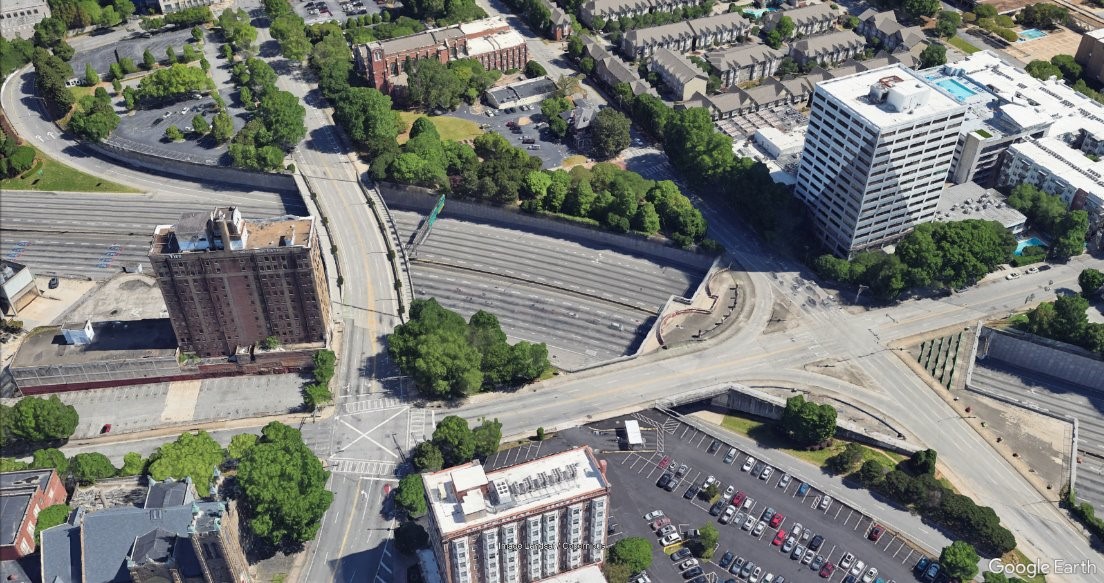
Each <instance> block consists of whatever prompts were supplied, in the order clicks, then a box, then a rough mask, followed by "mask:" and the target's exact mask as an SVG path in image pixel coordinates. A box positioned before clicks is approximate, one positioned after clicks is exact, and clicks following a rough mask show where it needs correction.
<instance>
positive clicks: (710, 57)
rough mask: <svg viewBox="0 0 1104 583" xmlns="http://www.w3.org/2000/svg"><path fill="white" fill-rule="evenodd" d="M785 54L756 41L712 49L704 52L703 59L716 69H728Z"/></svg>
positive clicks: (769, 59)
mask: <svg viewBox="0 0 1104 583" xmlns="http://www.w3.org/2000/svg"><path fill="white" fill-rule="evenodd" d="M785 56H786V53H785V52H783V51H782V50H781V49H772V48H770V47H769V46H767V45H765V44H762V43H758V44H748V45H742V46H738V47H733V48H731V49H724V50H719V51H712V52H709V53H706V55H705V60H706V61H708V62H709V64H710V65H713V67H714V68H716V69H717V70H718V71H728V70H731V69H742V68H744V67H747V66H749V65H753V64H755V63H762V62H764V61H776V60H780V59H782V58H783V57H785Z"/></svg>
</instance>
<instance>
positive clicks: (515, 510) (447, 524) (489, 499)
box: [422, 447, 609, 535]
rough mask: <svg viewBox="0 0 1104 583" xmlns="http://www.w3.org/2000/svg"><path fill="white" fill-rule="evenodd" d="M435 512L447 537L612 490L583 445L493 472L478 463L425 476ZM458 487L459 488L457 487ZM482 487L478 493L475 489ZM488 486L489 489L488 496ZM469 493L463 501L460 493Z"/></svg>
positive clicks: (431, 506) (423, 476)
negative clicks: (486, 471) (540, 508)
mask: <svg viewBox="0 0 1104 583" xmlns="http://www.w3.org/2000/svg"><path fill="white" fill-rule="evenodd" d="M422 481H423V483H424V484H425V490H426V496H428V498H429V507H430V512H432V513H433V516H434V519H435V520H436V522H437V525H438V527H439V528H440V529H441V534H442V535H448V534H450V533H454V532H457V531H460V530H467V529H476V530H478V528H479V527H480V525H482V524H485V523H488V522H492V521H497V520H502V519H503V518H505V517H509V516H513V515H519V516H520V515H525V514H528V513H530V512H532V511H533V510H534V509H536V508H539V507H543V506H545V505H548V504H554V503H556V502H559V501H566V500H568V499H571V498H574V497H576V496H585V495H587V494H592V493H593V494H597V493H599V492H601V491H604V490H606V489H608V488H609V482H608V481H606V478H605V476H603V475H602V472H601V469H600V468H599V467H598V460H597V459H595V458H594V456H593V454H591V453H590V450H589V448H586V447H580V448H576V449H571V450H568V451H565V452H562V453H558V454H554V455H550V456H547V457H543V458H539V459H535V460H532V461H529V462H525V463H521V464H517V465H514V466H508V467H505V468H502V469H499V470H496V471H493V472H490V473H488V474H484V472H483V467H482V466H480V465H479V462H478V461H472V462H469V463H467V464H465V465H463V466H457V467H455V468H447V469H444V470H441V471H439V472H434V473H427V474H422ZM458 486H459V487H458ZM470 488H477V489H470ZM483 488H485V489H486V491H485V492H484V490H483ZM465 489H469V491H468V494H467V495H466V496H464V498H463V499H458V498H457V494H456V493H457V491H460V492H463V491H464V490H465Z"/></svg>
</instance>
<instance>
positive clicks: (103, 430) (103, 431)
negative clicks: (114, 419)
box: [100, 423, 111, 433]
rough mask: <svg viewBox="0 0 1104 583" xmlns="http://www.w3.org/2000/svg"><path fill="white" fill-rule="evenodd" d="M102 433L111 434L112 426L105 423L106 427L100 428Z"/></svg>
mask: <svg viewBox="0 0 1104 583" xmlns="http://www.w3.org/2000/svg"><path fill="white" fill-rule="evenodd" d="M100 433H111V424H110V423H104V426H103V427H101V428H100Z"/></svg>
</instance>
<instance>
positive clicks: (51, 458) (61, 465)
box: [31, 447, 69, 476]
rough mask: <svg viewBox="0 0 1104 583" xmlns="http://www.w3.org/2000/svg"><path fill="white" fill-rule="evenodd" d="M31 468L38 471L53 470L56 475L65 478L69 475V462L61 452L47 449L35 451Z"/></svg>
mask: <svg viewBox="0 0 1104 583" xmlns="http://www.w3.org/2000/svg"><path fill="white" fill-rule="evenodd" d="M31 467H32V468H38V469H45V468H54V469H55V470H57V472H58V474H60V475H61V476H65V475H66V474H68V473H69V460H68V459H66V458H65V454H64V453H61V450H59V449H56V448H53V447H48V448H45V449H39V450H35V452H34V454H33V455H32V459H31Z"/></svg>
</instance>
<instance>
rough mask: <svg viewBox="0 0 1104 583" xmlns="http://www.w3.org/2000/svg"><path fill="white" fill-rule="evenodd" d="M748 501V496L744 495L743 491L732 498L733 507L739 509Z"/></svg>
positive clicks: (737, 492)
mask: <svg viewBox="0 0 1104 583" xmlns="http://www.w3.org/2000/svg"><path fill="white" fill-rule="evenodd" d="M746 499H747V494H744V491H743V490H737V491H736V494H734V495H733V496H732V505H733V506H735V507H737V508H739V507H740V505H741V504H743V503H744V500H746Z"/></svg>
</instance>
